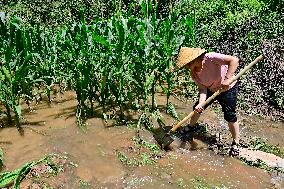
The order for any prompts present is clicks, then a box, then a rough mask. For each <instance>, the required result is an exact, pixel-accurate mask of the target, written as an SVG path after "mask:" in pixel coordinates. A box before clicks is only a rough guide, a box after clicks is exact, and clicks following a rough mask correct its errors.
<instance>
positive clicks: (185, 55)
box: [176, 47, 206, 68]
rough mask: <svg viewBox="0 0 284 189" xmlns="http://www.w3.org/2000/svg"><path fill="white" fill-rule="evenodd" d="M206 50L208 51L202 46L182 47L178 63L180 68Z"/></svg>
mask: <svg viewBox="0 0 284 189" xmlns="http://www.w3.org/2000/svg"><path fill="white" fill-rule="evenodd" d="M205 52H206V51H205V50H204V49H201V48H189V47H181V49H180V51H179V55H178V59H177V64H176V65H177V67H178V68H182V67H183V66H185V65H186V64H188V63H190V62H191V61H193V60H194V59H196V58H198V57H199V56H200V55H202V54H203V53H205Z"/></svg>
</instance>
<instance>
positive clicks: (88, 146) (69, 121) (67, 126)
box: [0, 92, 284, 189]
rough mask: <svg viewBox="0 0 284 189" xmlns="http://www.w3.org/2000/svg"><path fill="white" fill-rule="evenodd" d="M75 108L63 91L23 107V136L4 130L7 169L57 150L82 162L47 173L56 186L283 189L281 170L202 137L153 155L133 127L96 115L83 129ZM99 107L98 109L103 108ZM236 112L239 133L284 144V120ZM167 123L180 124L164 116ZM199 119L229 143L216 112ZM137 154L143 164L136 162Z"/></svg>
mask: <svg viewBox="0 0 284 189" xmlns="http://www.w3.org/2000/svg"><path fill="white" fill-rule="evenodd" d="M157 98H158V100H157V102H159V104H160V105H161V106H162V105H164V104H165V101H166V98H165V97H164V96H158V97H157ZM170 100H171V102H172V103H173V104H175V105H176V107H177V112H178V113H179V115H180V116H181V117H183V116H185V115H186V114H187V113H190V112H191V110H192V103H191V102H187V101H180V100H177V99H175V98H171V99H170ZM76 105H77V104H76V100H75V95H74V93H73V92H65V93H64V94H60V93H59V94H57V95H56V96H54V98H53V101H52V103H51V104H50V105H49V104H47V103H45V102H41V103H40V104H32V105H31V107H30V108H28V107H25V106H24V110H23V115H24V124H23V129H24V132H23V135H21V134H20V133H19V132H18V130H17V129H16V128H15V127H5V128H2V129H1V130H0V147H1V148H2V149H3V151H4V153H5V154H4V164H5V167H4V168H3V169H2V171H11V170H14V169H17V168H19V167H21V166H22V165H23V164H25V163H27V162H30V161H32V160H37V159H41V158H42V157H43V156H45V155H46V154H51V153H56V154H64V155H66V156H68V158H69V159H70V161H72V162H74V164H76V165H78V166H74V167H72V168H68V169H66V171H65V172H64V173H62V174H61V175H60V176H58V177H50V180H52V179H53V181H52V182H50V183H51V184H50V186H52V187H53V188H74V189H75V188H76V189H77V188H118V189H120V188H145V189H146V188H163V189H165V188H169V189H171V188H212V187H216V188H217V187H220V188H222V187H223V188H240V189H243V188H250V189H254V188H255V189H262V188H263V189H264V188H281V187H283V185H282V184H283V179H282V180H281V178H280V180H279V179H278V180H277V178H278V177H277V176H278V175H276V176H275V175H274V176H273V175H271V174H270V173H268V172H267V171H265V170H263V169H259V168H256V167H250V166H248V165H245V164H244V163H243V162H241V161H240V160H238V159H236V158H232V157H229V156H222V155H218V154H216V153H214V151H212V150H209V149H208V145H209V144H208V143H207V142H208V141H203V140H202V139H200V140H198V139H195V148H194V150H193V149H192V148H191V147H188V148H185V149H180V148H179V149H177V148H176V149H175V150H172V151H167V152H166V151H160V152H158V153H157V154H154V155H153V152H152V151H149V150H147V149H144V151H143V149H142V148H138V147H137V144H136V143H135V141H134V140H133V139H134V138H135V136H137V130H136V129H134V128H131V127H126V126H118V127H115V126H113V125H112V124H105V123H104V122H103V120H102V119H101V117H100V115H99V114H98V116H97V117H94V118H91V119H88V121H87V126H86V128H87V131H86V132H82V130H80V129H79V128H78V126H77V125H76V116H75V109H76ZM97 110H98V112H99V110H100V107H97ZM164 115H165V114H164ZM239 117H240V122H241V128H242V130H241V135H242V138H244V139H247V138H251V137H254V136H258V137H265V138H267V141H268V143H270V144H275V145H279V146H281V147H283V146H284V141H283V137H282V134H281V133H283V130H284V127H283V123H277V122H271V121H268V120H264V119H259V118H255V117H248V116H246V117H245V116H243V115H240V116H239ZM165 121H166V123H169V124H171V123H174V122H175V121H174V119H173V118H171V117H169V116H167V115H165ZM200 122H202V123H206V124H207V125H209V126H210V127H209V130H210V133H212V135H214V136H218V139H219V140H222V141H223V143H226V142H227V143H229V140H230V137H228V130H227V128H226V126H224V123H223V120H222V118H220V116H219V115H218V113H217V114H216V113H215V112H214V111H213V110H212V109H210V108H209V109H207V110H206V111H205V112H204V113H203V114H202V116H201V118H200ZM5 126H6V125H5ZM139 135H140V137H141V138H142V139H143V140H145V141H148V142H149V143H155V140H154V138H153V136H152V135H151V133H149V132H148V131H140V132H139ZM144 152H145V153H144ZM147 153H148V154H150V155H153V156H143V157H144V159H143V158H142V160H141V157H142V156H141V155H143V154H147ZM151 153H152V154H151ZM119 154H125V156H126V157H128V158H129V159H128V160H127V161H124V162H123V160H122V158H121V157H120V156H119ZM138 157H139V158H140V163H138V164H135V163H133V162H135V161H131V159H132V160H135V158H138ZM125 162H128V163H125ZM141 162H142V163H141ZM143 162H144V163H143ZM25 182H30V181H28V180H26V181H25ZM30 185H32V183H30ZM31 188H32V187H31ZM35 188H36V187H35Z"/></svg>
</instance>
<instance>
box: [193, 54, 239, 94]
mask: <svg viewBox="0 0 284 189" xmlns="http://www.w3.org/2000/svg"><path fill="white" fill-rule="evenodd" d="M224 56H225V55H224V54H220V53H215V52H210V53H206V54H205V55H204V58H203V60H202V69H201V71H200V72H196V71H194V70H192V71H191V77H192V79H193V81H194V82H195V83H196V84H197V85H198V86H204V87H206V88H208V89H209V90H210V91H212V92H216V91H217V90H218V89H219V88H220V87H221V83H222V81H224V80H225V76H226V74H227V71H228V65H227V63H226V61H225V60H224ZM235 83H236V81H235V82H233V83H232V84H231V85H230V87H229V88H232V87H233V86H234V85H235Z"/></svg>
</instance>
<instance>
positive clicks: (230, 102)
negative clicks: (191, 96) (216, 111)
mask: <svg viewBox="0 0 284 189" xmlns="http://www.w3.org/2000/svg"><path fill="white" fill-rule="evenodd" d="M238 90H239V81H237V83H236V84H235V85H234V86H233V87H232V88H231V89H229V90H228V91H225V92H222V93H220V94H219V95H218V96H217V97H216V98H215V100H217V101H218V102H219V104H220V105H221V106H222V111H223V113H224V119H225V120H226V121H228V122H236V121H237V116H236V107H237V96H238ZM213 94H214V93H213V92H211V91H210V90H208V89H207V98H209V97H210V96H212V95H213ZM213 101H214V100H212V101H211V102H210V103H208V104H207V105H206V106H205V107H204V109H206V108H207V107H208V106H209V105H210V104H212V103H213ZM198 103H199V102H198V101H197V102H196V103H195V105H194V107H193V110H194V109H195V106H197V105H198Z"/></svg>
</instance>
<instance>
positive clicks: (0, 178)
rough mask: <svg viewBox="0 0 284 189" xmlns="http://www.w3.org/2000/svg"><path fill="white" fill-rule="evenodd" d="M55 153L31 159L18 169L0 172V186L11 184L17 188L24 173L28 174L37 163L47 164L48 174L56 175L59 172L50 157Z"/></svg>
mask: <svg viewBox="0 0 284 189" xmlns="http://www.w3.org/2000/svg"><path fill="white" fill-rule="evenodd" d="M54 156H55V155H47V156H46V157H45V158H43V159H40V160H38V161H32V162H30V163H26V164H25V165H23V166H22V167H21V168H20V169H16V170H14V171H11V172H4V173H1V174H0V188H3V187H5V186H9V185H13V188H15V189H19V188H20V184H21V182H22V181H23V179H25V177H26V175H27V174H29V172H30V171H31V169H32V168H33V167H34V166H36V165H39V164H47V165H48V166H49V167H50V170H49V171H50V172H49V173H50V174H53V175H56V174H57V173H58V172H59V170H60V169H59V168H58V167H57V166H56V165H55V164H54V163H53V161H52V158H53V157H54Z"/></svg>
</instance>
